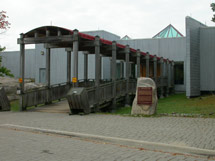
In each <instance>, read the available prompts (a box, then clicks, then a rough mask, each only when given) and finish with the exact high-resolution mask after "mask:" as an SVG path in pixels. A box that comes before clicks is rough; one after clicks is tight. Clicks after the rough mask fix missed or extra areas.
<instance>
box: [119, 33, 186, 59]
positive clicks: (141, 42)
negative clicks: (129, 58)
mask: <svg viewBox="0 0 215 161" xmlns="http://www.w3.org/2000/svg"><path fill="white" fill-rule="evenodd" d="M117 42H118V43H121V44H124V45H129V46H130V47H132V48H134V49H140V50H141V51H143V52H149V53H150V54H151V55H157V56H159V57H164V58H168V59H170V60H174V61H184V60H185V56H186V48H185V46H186V38H185V37H181V38H162V39H132V40H118V41H117Z"/></svg>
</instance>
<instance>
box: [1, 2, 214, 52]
mask: <svg viewBox="0 0 215 161" xmlns="http://www.w3.org/2000/svg"><path fill="white" fill-rule="evenodd" d="M212 2H213V1H211V0H1V3H0V4H1V8H0V10H4V11H6V12H7V15H8V16H9V18H8V21H9V22H10V23H11V26H10V29H8V30H7V31H6V32H4V33H1V34H0V45H1V46H5V47H6V51H13V50H19V45H17V38H19V34H20V33H26V32H28V31H30V30H32V29H34V28H37V27H40V26H47V25H53V26H59V27H64V28H68V29H72V30H73V29H78V30H79V31H91V30H106V31H109V32H111V33H114V34H116V35H119V36H120V37H123V36H125V35H128V36H129V37H131V38H133V39H137V38H151V37H153V36H154V35H155V34H157V33H158V32H160V31H161V30H162V29H163V28H165V27H166V26H167V25H169V24H170V23H171V24H172V25H173V26H174V27H175V28H176V29H178V30H179V31H180V32H181V33H182V34H183V35H185V17H186V16H190V17H193V18H194V19H196V20H198V21H200V22H202V23H203V24H206V25H208V26H214V25H215V24H214V23H213V22H211V18H212V16H213V12H212V10H211V8H210V4H211V3H212ZM33 47H34V46H32V45H27V46H26V48H33Z"/></svg>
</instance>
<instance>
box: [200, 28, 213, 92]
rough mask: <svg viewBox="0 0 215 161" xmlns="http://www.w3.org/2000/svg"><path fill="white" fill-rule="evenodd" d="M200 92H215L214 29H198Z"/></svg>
mask: <svg viewBox="0 0 215 161" xmlns="http://www.w3.org/2000/svg"><path fill="white" fill-rule="evenodd" d="M200 38H201V39H200V90H201V91H215V27H207V28H206V27H205V28H200Z"/></svg>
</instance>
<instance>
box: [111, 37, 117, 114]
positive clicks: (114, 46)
mask: <svg viewBox="0 0 215 161" xmlns="http://www.w3.org/2000/svg"><path fill="white" fill-rule="evenodd" d="M116 50H117V47H116V41H113V42H112V61H111V62H112V65H111V66H112V74H111V78H112V83H113V87H112V91H113V100H112V110H113V109H115V108H116Z"/></svg>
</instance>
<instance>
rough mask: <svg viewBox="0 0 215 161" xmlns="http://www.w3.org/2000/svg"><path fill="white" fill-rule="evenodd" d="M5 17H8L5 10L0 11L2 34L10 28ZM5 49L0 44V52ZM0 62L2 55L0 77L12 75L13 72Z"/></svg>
mask: <svg viewBox="0 0 215 161" xmlns="http://www.w3.org/2000/svg"><path fill="white" fill-rule="evenodd" d="M7 18H8V16H7V15H6V12H5V11H1V12H0V34H2V33H3V32H5V31H6V30H7V29H9V28H10V23H9V22H8V21H7V20H6V19H7ZM5 49H6V48H5V47H1V45H0V53H1V52H2V51H4V50H5ZM1 63H2V56H0V76H2V77H4V76H10V77H13V74H11V72H10V70H9V69H7V68H6V67H4V66H2V65H1Z"/></svg>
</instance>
